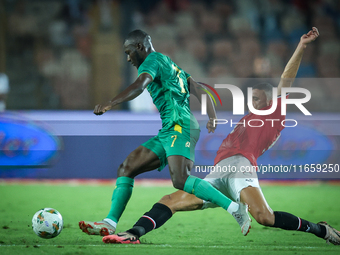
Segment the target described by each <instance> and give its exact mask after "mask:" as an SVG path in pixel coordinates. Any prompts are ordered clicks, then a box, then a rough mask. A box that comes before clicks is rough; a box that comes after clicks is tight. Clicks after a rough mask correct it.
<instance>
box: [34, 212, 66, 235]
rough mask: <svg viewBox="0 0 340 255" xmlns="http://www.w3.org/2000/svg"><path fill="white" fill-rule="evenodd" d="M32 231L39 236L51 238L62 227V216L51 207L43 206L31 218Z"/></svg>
mask: <svg viewBox="0 0 340 255" xmlns="http://www.w3.org/2000/svg"><path fill="white" fill-rule="evenodd" d="M32 228H33V231H34V233H36V234H37V236H39V237H41V238H46V239H49V238H53V237H56V236H57V235H59V234H60V232H61V230H62V229H63V217H62V216H61V214H60V213H59V212H58V211H57V210H55V209H53V208H44V209H41V210H39V211H37V212H36V213H35V214H34V216H33V219H32Z"/></svg>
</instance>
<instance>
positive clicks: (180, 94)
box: [138, 52, 199, 129]
mask: <svg viewBox="0 0 340 255" xmlns="http://www.w3.org/2000/svg"><path fill="white" fill-rule="evenodd" d="M142 73H148V74H150V75H151V77H152V79H153V81H152V82H151V83H150V84H149V85H148V86H147V90H148V91H149V93H150V95H151V97H152V100H153V103H154V104H155V105H156V107H157V109H158V111H159V113H160V115H161V119H162V128H171V127H172V126H174V125H176V124H178V125H180V126H181V127H184V128H189V129H199V124H198V122H197V120H196V118H195V117H194V116H193V115H192V113H191V111H190V103H189V97H190V95H189V85H188V82H187V79H188V78H189V77H190V75H189V74H187V73H186V72H184V71H183V70H182V69H181V68H180V67H179V66H177V65H176V64H175V63H174V62H173V61H172V60H171V59H170V58H169V57H167V56H165V55H163V54H161V53H159V52H152V53H150V54H149V55H148V56H147V57H146V59H145V60H144V62H143V63H142V64H141V65H140V66H139V68H138V76H139V75H141V74H142Z"/></svg>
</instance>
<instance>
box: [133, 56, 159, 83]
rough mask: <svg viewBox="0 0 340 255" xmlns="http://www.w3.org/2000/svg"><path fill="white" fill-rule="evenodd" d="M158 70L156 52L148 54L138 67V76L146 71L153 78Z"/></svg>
mask: <svg viewBox="0 0 340 255" xmlns="http://www.w3.org/2000/svg"><path fill="white" fill-rule="evenodd" d="M158 72H159V61H158V59H157V55H156V54H150V55H149V56H148V57H147V58H146V59H145V60H144V62H143V63H142V64H141V65H140V67H139V68H138V77H139V76H140V75H141V74H142V73H148V74H150V75H151V77H152V79H153V80H154V79H155V78H156V77H157V75H158Z"/></svg>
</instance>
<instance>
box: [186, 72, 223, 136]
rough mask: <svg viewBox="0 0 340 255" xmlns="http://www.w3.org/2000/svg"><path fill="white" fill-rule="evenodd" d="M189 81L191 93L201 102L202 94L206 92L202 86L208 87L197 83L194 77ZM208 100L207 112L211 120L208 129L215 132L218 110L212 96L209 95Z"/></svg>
mask: <svg viewBox="0 0 340 255" xmlns="http://www.w3.org/2000/svg"><path fill="white" fill-rule="evenodd" d="M188 83H189V86H190V94H192V95H194V96H195V97H196V98H197V99H198V101H199V102H200V103H202V102H201V98H202V97H201V95H202V94H204V91H203V90H202V89H200V88H203V89H207V88H206V87H205V86H204V85H203V84H200V83H197V82H196V81H195V80H194V79H193V78H191V77H190V78H189V79H188ZM208 98H209V99H208V100H207V113H208V116H209V121H208V123H207V129H208V132H209V133H210V132H213V133H214V132H215V129H216V125H214V124H215V123H214V120H215V119H217V117H216V110H215V106H214V104H213V101H212V100H211V98H210V96H209V95H208Z"/></svg>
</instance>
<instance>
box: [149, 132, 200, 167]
mask: <svg viewBox="0 0 340 255" xmlns="http://www.w3.org/2000/svg"><path fill="white" fill-rule="evenodd" d="M200 132H201V131H200V130H199V129H184V128H182V127H181V126H179V125H175V126H174V127H172V128H170V129H161V130H159V132H158V135H157V136H155V137H153V138H151V139H149V140H148V141H146V142H145V143H143V144H142V146H144V147H146V148H148V149H149V150H151V151H153V152H154V153H155V154H156V155H157V156H158V158H159V160H160V161H161V166H160V167H159V168H158V171H161V170H162V169H163V168H164V167H165V166H166V165H167V164H168V160H167V157H169V156H175V155H179V156H183V157H186V158H187V159H190V160H192V161H193V162H195V146H196V143H197V141H198V138H199V137H200Z"/></svg>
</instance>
